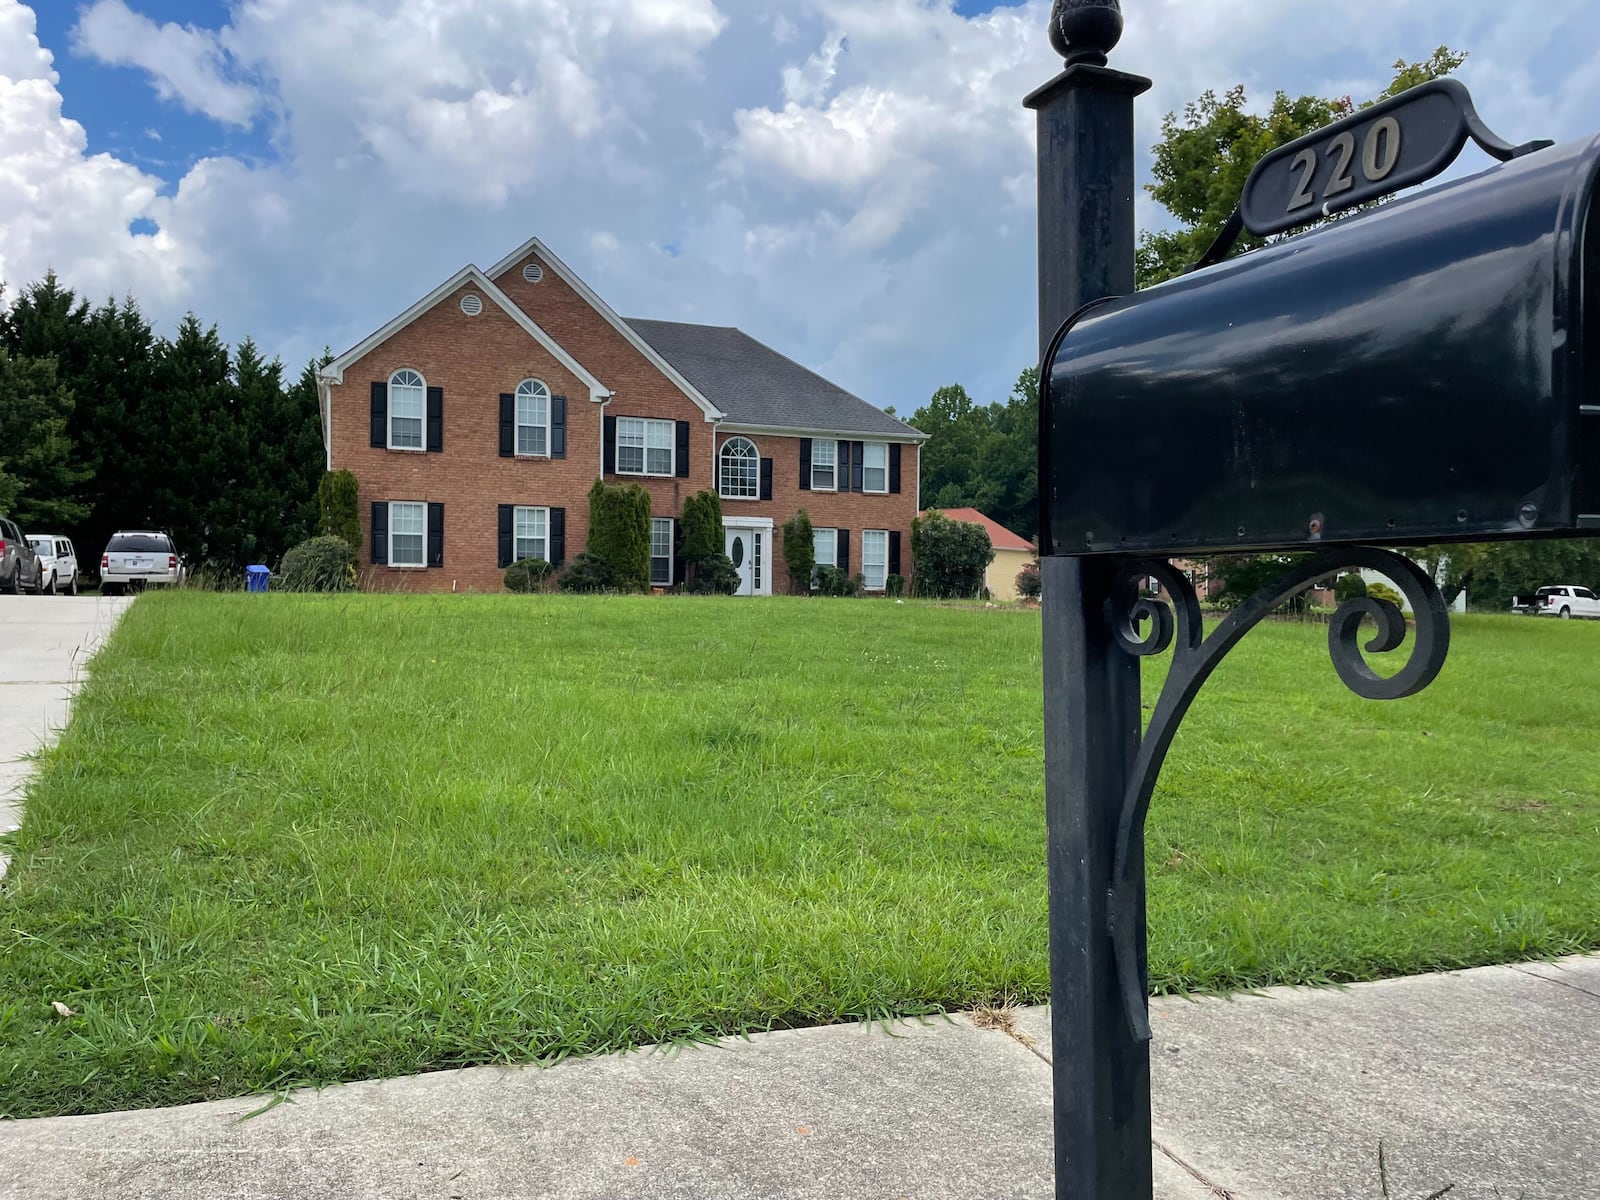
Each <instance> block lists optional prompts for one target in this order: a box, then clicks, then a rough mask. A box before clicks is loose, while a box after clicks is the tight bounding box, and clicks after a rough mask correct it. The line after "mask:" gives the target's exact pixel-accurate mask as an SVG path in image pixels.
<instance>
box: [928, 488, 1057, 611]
mask: <svg viewBox="0 0 1600 1200" xmlns="http://www.w3.org/2000/svg"><path fill="white" fill-rule="evenodd" d="M929 511H930V512H940V513H943V514H944V515H945V516H947V517H949V518H950V519H951V520H952V521H966V522H967V523H969V524H972V525H977V526H979V527H981V528H982V529H983V531H984V532H985V533H987V534H988V535H989V544H990V545H991V546H993V547H994V561H993V562H991V563H990V564H989V565H988V567H987V568H986V569H985V570H984V573H983V585H984V587H986V588H988V589H989V595H990V596H992V597H993V598H994V599H996V600H1015V599H1016V598H1017V572H1019V571H1021V570H1022V568H1023V567H1025V566H1027V565H1028V564H1029V563H1031V562H1032V561H1033V546H1032V545H1030V544H1029V542H1028V540H1027V539H1026V538H1022V537H1018V536H1017V535H1016V534H1014V533H1012V532H1011V530H1009V529H1007V528H1006V527H1005V526H1004V525H1002V524H1000V522H998V521H991V520H990V519H989V518H988V517H986V516H984V515H983V514H982V513H981V512H979V511H978V510H977V509H975V508H940V509H930V510H929Z"/></svg>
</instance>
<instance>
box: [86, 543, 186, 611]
mask: <svg viewBox="0 0 1600 1200" xmlns="http://www.w3.org/2000/svg"><path fill="white" fill-rule="evenodd" d="M182 582H183V562H182V560H181V559H179V557H178V551H177V548H176V547H174V546H173V544H172V539H171V538H170V537H168V536H167V535H166V534H165V533H161V532H160V531H158V530H150V529H119V530H117V532H115V533H113V534H112V535H111V540H110V541H109V542H107V543H106V552H105V553H104V554H102V555H101V556H100V594H101V595H103V596H114V595H116V594H118V593H120V592H126V591H138V590H140V589H141V588H146V587H159V586H162V585H170V584H177V583H182Z"/></svg>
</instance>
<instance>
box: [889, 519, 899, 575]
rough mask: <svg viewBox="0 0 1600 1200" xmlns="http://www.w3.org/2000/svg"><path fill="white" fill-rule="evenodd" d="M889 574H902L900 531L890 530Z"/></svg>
mask: <svg viewBox="0 0 1600 1200" xmlns="http://www.w3.org/2000/svg"><path fill="white" fill-rule="evenodd" d="M889 574H891V575H898V574H900V531H899V530H898V529H891V530H889Z"/></svg>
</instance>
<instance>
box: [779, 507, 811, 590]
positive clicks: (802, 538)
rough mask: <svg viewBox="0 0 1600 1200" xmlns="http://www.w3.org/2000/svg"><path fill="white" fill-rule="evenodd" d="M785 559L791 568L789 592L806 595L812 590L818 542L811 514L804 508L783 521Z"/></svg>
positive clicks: (785, 562)
mask: <svg viewBox="0 0 1600 1200" xmlns="http://www.w3.org/2000/svg"><path fill="white" fill-rule="evenodd" d="M783 561H784V564H785V565H786V566H787V567H788V568H789V594H790V595H791V596H804V595H805V594H806V593H808V592H809V591H810V590H811V572H812V571H813V570H815V568H816V565H817V543H816V534H815V531H814V530H813V529H812V527H811V514H810V513H808V512H806V510H805V509H803V508H802V509H801V510H800V511H799V512H797V513H795V515H794V516H792V517H790V518H789V519H788V520H787V521H785V522H784V523H783Z"/></svg>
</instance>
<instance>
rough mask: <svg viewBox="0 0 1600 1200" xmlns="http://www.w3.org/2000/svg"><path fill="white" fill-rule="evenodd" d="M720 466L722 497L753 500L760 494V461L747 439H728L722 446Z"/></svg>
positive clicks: (753, 444) (751, 443)
mask: <svg viewBox="0 0 1600 1200" xmlns="http://www.w3.org/2000/svg"><path fill="white" fill-rule="evenodd" d="M721 464H722V479H721V483H720V490H721V492H722V494H723V495H724V496H732V497H734V498H735V499H741V500H754V499H756V498H757V497H758V496H759V495H760V494H761V487H760V471H761V460H760V458H759V456H758V455H757V453H756V448H755V443H753V442H751V441H750V440H749V439H748V438H729V439H728V440H727V441H726V442H725V443H723V446H722V456H721Z"/></svg>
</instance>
